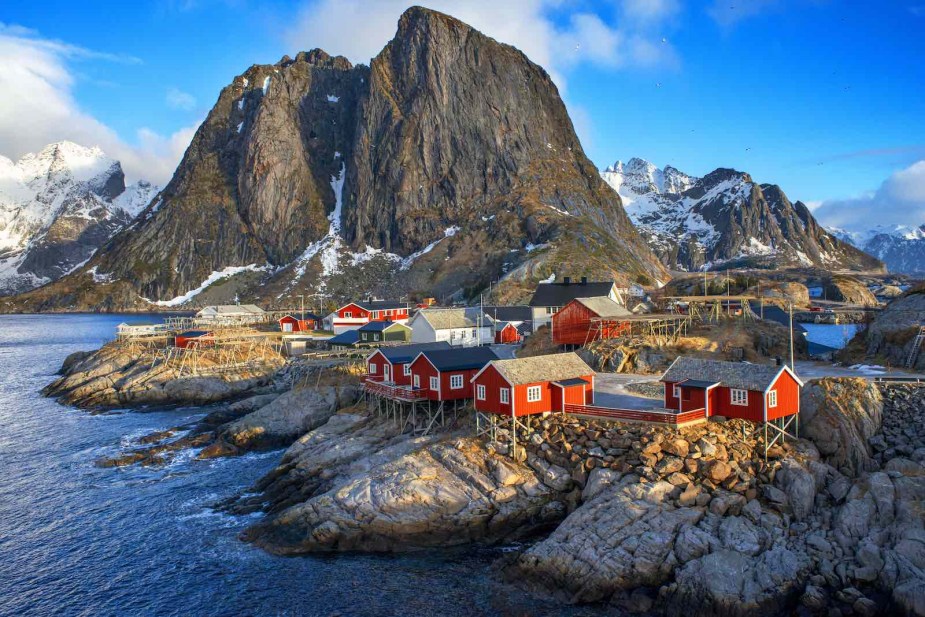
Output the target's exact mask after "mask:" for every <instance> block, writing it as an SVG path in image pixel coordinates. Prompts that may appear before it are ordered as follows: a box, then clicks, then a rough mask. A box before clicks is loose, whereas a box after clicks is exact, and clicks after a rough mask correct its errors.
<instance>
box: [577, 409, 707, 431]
mask: <svg viewBox="0 0 925 617" xmlns="http://www.w3.org/2000/svg"><path fill="white" fill-rule="evenodd" d="M565 413H567V414H570V415H574V416H586V417H589V418H599V419H602V420H615V421H618V422H646V423H649V424H663V425H665V426H673V427H679V426H687V425H689V424H694V423H698V422H706V419H707V414H706V410H705V409H694V410H692V411H685V412H682V413H678V412H674V411H670V410H668V409H665V410H658V409H649V410H641V409H615V408H613V407H598V406H595V405H566V406H565Z"/></svg>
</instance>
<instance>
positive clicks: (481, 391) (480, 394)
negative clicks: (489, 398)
mask: <svg viewBox="0 0 925 617" xmlns="http://www.w3.org/2000/svg"><path fill="white" fill-rule="evenodd" d="M475 398H477V399H479V400H480V401H484V400H485V386H483V385H478V386H476V387H475Z"/></svg>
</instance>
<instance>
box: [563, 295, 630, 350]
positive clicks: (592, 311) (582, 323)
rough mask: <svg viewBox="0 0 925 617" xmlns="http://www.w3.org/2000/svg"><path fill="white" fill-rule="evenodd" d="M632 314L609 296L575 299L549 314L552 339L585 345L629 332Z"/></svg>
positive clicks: (566, 343) (565, 343)
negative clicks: (550, 315) (627, 318)
mask: <svg viewBox="0 0 925 617" xmlns="http://www.w3.org/2000/svg"><path fill="white" fill-rule="evenodd" d="M632 315H633V314H632V313H631V312H630V311H628V310H627V309H626V307H625V306H622V305H620V304H618V303H616V302H614V301H613V300H611V299H610V298H575V299H574V300H572V301H571V302H569V303H568V304H566V305H565V306H563V307H562V309H561V310H559V312H557V313H556V314H555V315H553V316H552V342H553V343H555V344H556V345H577V346H581V345H586V344H587V343H590V342H591V341H597V340H601V339H608V338H614V337H617V336H621V335H623V334H625V333H627V332H629V329H630V324H629V321H627V320H626V319H625V318H626V317H632Z"/></svg>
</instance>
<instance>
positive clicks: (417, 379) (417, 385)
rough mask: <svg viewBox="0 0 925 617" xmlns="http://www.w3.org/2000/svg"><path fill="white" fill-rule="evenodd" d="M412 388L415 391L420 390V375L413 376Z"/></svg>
mask: <svg viewBox="0 0 925 617" xmlns="http://www.w3.org/2000/svg"><path fill="white" fill-rule="evenodd" d="M414 388H415V389H416V390H420V389H421V376H420V375H415V376H414Z"/></svg>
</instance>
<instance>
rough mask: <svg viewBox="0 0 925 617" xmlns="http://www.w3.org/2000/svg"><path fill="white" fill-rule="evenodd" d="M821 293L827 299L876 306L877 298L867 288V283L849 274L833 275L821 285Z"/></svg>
mask: <svg viewBox="0 0 925 617" xmlns="http://www.w3.org/2000/svg"><path fill="white" fill-rule="evenodd" d="M823 293H824V294H825V297H826V299H827V300H835V301H836V302H845V303H847V304H857V305H860V306H877V298H875V297H874V294H872V293H871V292H870V290H869V289H867V285H865V284H864V283H862V282H861V281H859V280H857V279H856V278H852V277H850V276H833V277H832V278H831V279H829V280H828V281H826V283H825V285H824V286H823Z"/></svg>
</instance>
